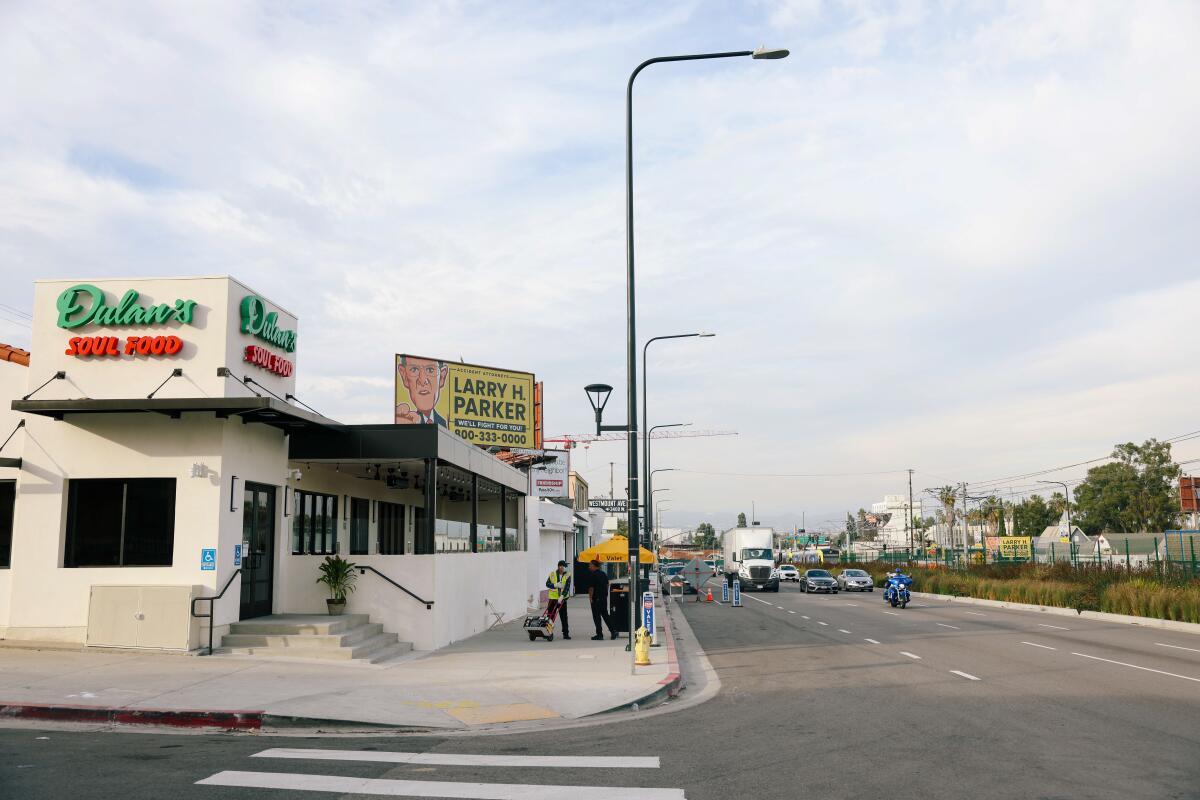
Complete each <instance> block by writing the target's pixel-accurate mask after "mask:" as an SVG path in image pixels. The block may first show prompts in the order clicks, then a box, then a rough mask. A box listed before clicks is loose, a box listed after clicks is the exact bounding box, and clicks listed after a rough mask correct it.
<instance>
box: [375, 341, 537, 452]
mask: <svg viewBox="0 0 1200 800" xmlns="http://www.w3.org/2000/svg"><path fill="white" fill-rule="evenodd" d="M395 405H396V408H395V411H396V417H395V419H396V424H397V425H441V426H442V427H444V428H446V429H448V430H449V431H450V432H451V433H453V434H455V435H456V436H459V437H460V438H462V439H463V440H465V441H467V442H470V443H471V444H477V445H480V446H481V447H493V446H496V447H534V446H535V442H536V440H537V438H538V437H537V436H536V425H535V420H534V380H533V375H532V374H531V373H528V372H514V371H512V370H505V369H495V368H494V367H482V366H479V365H478V364H462V363H459V362H457V361H443V360H441V359H437V358H426V357H424V356H413V355H397V356H396V404H395Z"/></svg>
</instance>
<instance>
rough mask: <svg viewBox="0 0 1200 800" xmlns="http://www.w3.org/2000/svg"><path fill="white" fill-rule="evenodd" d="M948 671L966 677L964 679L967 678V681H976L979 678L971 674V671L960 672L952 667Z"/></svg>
mask: <svg viewBox="0 0 1200 800" xmlns="http://www.w3.org/2000/svg"><path fill="white" fill-rule="evenodd" d="M950 672H951V674H954V675H959V676H961V677H963V678H966V679H967V680H969V681H977V680H980V679H979V678H976V677H975V676H974V675H972V674H971V673H969V672H962V671H961V670H957V669H952V670H950Z"/></svg>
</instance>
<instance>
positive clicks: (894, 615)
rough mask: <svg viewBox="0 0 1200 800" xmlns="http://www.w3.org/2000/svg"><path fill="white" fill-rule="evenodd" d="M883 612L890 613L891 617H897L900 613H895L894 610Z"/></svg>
mask: <svg viewBox="0 0 1200 800" xmlns="http://www.w3.org/2000/svg"><path fill="white" fill-rule="evenodd" d="M883 613H885V614H891V615H892V616H893V617H898V616H900V615H899V614H898V613H896V612H895V611H885V612H883Z"/></svg>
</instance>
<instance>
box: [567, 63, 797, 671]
mask: <svg viewBox="0 0 1200 800" xmlns="http://www.w3.org/2000/svg"><path fill="white" fill-rule="evenodd" d="M787 55H788V51H787V50H784V49H781V48H780V49H771V50H768V49H767V48H764V47H760V48H758V49H757V50H738V51H735V52H728V53H698V54H693V55H683V56H659V57H657V58H651V59H647V60H646V61H643V62H642V63H641V64H638V66H637V67H636V68H635V69H634V70H633V72H631V73H630V74H629V83H628V84H627V86H626V90H625V268H626V272H625V328H626V329H625V346H626V363H625V373H626V379H627V384H626V387H625V392H626V397H625V402H626V407H627V409H628V410H627V413H628V417H627V419H628V426H627V428H626V431H627V433H628V443H627V444H628V448H627V449H628V470H629V473H628V475H629V518H628V522H627V525H628V528H629V562H630V581H629V584H630V585H629V628H630V640H629V642H630V647H629V649H630V651H632V650H633V619H634V613H633V612H634V609H635V603H636V602H637V600H638V598H637V578H638V547H639V546H640V541H639V539H640V536H639V521H638V495H639V492H638V482H637V481H638V468H637V456H638V452H637V434H638V420H637V303H636V301H635V294H636V292H635V280H634V277H635V269H634V248H633V83H634V81H635V80H637V76H638V74H639V73H641V71H642V70H644V69H645V68H646V67H648V66H650V65H651V64H659V63H666V62H670V61H704V60H708V59H714V58H741V57H745V56H749V57H751V58H754V59H778V58H786V57H787ZM593 386H594V387H597V388H602V389H607V393H605V392H598V393H597V397H599V396H600V394H603V398H604V402H607V400H608V393H611V392H612V387H611V386H605V385H603V384H593ZM591 396H592V391H591V387H589V389H588V397H589V399H590V398H591ZM592 407H593V409H595V410H596V424H597V428H599V427H600V424H599V423H600V412H601V410H602V409H603V407H604V405H603V402H600V403H597V402H596V401H593V403H592ZM631 669H632V668H631ZM632 671H633V672H636V669H633V670H632Z"/></svg>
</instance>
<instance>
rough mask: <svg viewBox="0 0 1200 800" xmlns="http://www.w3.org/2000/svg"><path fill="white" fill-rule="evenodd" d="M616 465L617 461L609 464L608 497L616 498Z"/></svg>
mask: <svg viewBox="0 0 1200 800" xmlns="http://www.w3.org/2000/svg"><path fill="white" fill-rule="evenodd" d="M615 463H616V462H615V461H610V462H608V496H609V497H616V495H615V494H614V493H613V491H614V490H613V464H615Z"/></svg>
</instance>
